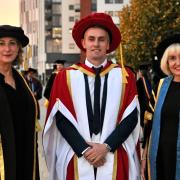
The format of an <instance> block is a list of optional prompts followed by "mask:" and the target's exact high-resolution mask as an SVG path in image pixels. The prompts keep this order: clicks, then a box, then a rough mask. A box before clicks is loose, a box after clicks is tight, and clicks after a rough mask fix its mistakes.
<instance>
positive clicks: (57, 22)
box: [52, 16, 61, 26]
mask: <svg viewBox="0 0 180 180" xmlns="http://www.w3.org/2000/svg"><path fill="white" fill-rule="evenodd" d="M52 24H53V26H61V16H53V17H52Z"/></svg>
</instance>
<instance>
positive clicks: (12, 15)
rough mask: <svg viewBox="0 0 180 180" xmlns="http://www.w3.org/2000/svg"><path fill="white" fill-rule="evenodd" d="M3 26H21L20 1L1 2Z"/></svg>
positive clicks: (0, 19) (7, 0)
mask: <svg viewBox="0 0 180 180" xmlns="http://www.w3.org/2000/svg"><path fill="white" fill-rule="evenodd" d="M3 24H9V25H14V26H20V22H19V0H1V3H0V25H3Z"/></svg>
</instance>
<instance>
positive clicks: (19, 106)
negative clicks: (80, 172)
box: [0, 25, 39, 180]
mask: <svg viewBox="0 0 180 180" xmlns="http://www.w3.org/2000/svg"><path fill="white" fill-rule="evenodd" d="M28 43H29V39H28V37H27V36H26V35H25V34H24V31H23V29H22V28H21V27H15V26H10V25H1V26H0V116H1V117H0V139H1V141H0V171H1V172H0V175H1V180H12V179H13V180H34V179H36V180H39V167H38V166H36V164H37V161H36V156H37V154H36V151H35V149H36V143H35V142H36V136H35V134H36V133H35V122H36V119H37V117H36V114H37V113H36V111H37V107H36V100H35V98H34V96H33V94H32V93H31V90H30V89H29V87H28V85H27V83H26V81H25V79H24V78H23V77H22V75H20V73H19V72H18V71H17V70H16V69H14V67H13V64H14V63H21V62H22V52H23V50H22V48H23V47H25V46H26V45H27V44H28Z"/></svg>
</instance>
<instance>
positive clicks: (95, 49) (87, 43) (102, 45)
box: [82, 27, 109, 62]
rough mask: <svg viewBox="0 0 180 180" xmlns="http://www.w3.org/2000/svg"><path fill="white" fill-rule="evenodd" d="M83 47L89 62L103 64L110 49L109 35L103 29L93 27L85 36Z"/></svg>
mask: <svg viewBox="0 0 180 180" xmlns="http://www.w3.org/2000/svg"><path fill="white" fill-rule="evenodd" d="M82 46H83V48H84V49H86V57H87V59H88V60H93V61H99V62H103V61H104V59H105V58H106V52H107V50H108V49H109V35H108V33H107V31H105V30H104V29H102V28H99V27H91V28H89V29H87V31H86V32H85V34H84V39H82Z"/></svg>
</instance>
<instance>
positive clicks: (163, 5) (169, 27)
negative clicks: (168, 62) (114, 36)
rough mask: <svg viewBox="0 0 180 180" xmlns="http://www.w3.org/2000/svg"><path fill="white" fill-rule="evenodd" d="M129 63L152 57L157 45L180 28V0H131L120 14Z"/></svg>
mask: <svg viewBox="0 0 180 180" xmlns="http://www.w3.org/2000/svg"><path fill="white" fill-rule="evenodd" d="M119 18H120V30H121V34H122V45H123V53H124V59H125V62H126V64H128V65H130V66H133V67H137V66H138V65H139V64H140V63H141V62H143V61H148V62H150V61H152V60H153V59H154V57H155V55H156V52H155V48H156V46H157V44H158V43H159V42H160V41H161V39H162V38H163V37H164V36H166V34H167V33H169V32H171V31H179V32H180V26H179V24H180V1H179V0H169V1H166V0H131V3H130V5H129V6H125V7H124V8H123V9H122V11H120V14H119Z"/></svg>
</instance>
